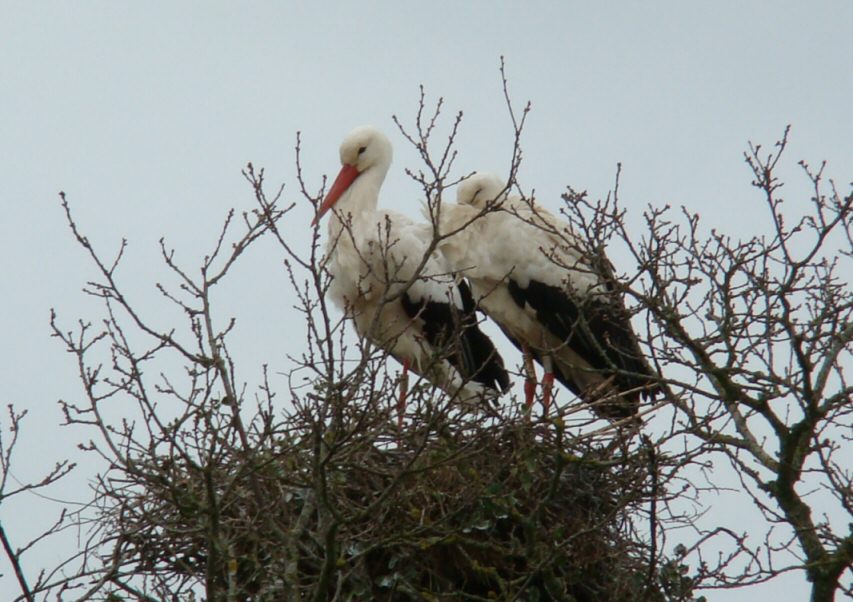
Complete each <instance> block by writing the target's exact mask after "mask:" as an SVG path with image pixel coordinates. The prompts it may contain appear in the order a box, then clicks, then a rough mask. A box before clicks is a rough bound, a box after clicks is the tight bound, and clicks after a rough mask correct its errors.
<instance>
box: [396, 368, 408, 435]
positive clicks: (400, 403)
mask: <svg viewBox="0 0 853 602" xmlns="http://www.w3.org/2000/svg"><path fill="white" fill-rule="evenodd" d="M408 394H409V360H403V373H402V374H401V375H400V397H399V399H398V400H397V426H398V427H399V428H401V429H402V428H403V417H405V415H406V397H407V396H408Z"/></svg>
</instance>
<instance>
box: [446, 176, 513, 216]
mask: <svg viewBox="0 0 853 602" xmlns="http://www.w3.org/2000/svg"><path fill="white" fill-rule="evenodd" d="M505 188H506V184H505V183H504V181H503V180H502V179H501V178H499V177H498V176H496V175H495V174H491V173H485V172H477V173H474V174H473V175H471V176H470V177H468V178H465V179H464V180H463V181H462V182H460V183H459V188H458V189H457V190H456V202H457V203H459V204H460V205H471V206H472V207H476V208H477V209H483V208H484V207H485V206H486V203H488V202H490V201H495V200H498V201H500V200H503V198H504V197H505V196H506V193H505V192H504V189H505ZM498 197H500V198H498Z"/></svg>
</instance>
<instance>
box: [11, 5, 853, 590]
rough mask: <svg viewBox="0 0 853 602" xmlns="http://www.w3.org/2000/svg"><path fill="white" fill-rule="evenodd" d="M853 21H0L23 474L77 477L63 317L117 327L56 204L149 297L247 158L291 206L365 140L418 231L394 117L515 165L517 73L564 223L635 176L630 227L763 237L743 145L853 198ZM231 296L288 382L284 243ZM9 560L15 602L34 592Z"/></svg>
mask: <svg viewBox="0 0 853 602" xmlns="http://www.w3.org/2000/svg"><path fill="white" fill-rule="evenodd" d="M851 27H853V3H851V2H849V1H837V2H814V3H805V2H741V1H728V2H725V1H723V2H713V3H704V4H702V5H699V4H698V3H688V2H657V3H655V2H643V3H640V2H613V3H590V2H585V3H581V2H526V3H509V2H467V3H463V2H418V3H396V2H365V1H362V2H358V3H355V2H353V3H343V2H341V3H299V4H297V3H287V2H278V3H271V2H270V3H260V2H259V3H251V4H238V3H224V2H204V3H202V2H184V3H172V2H169V3H165V2H164V3H156V2H146V3H134V4H130V3H119V2H75V3H70V2H43V3H38V4H36V3H29V2H9V1H6V2H4V3H3V5H2V10H0V157H2V161H0V209H2V218H0V245H2V254H1V255H0V270H2V274H3V280H4V285H3V286H2V290H3V294H2V307H3V311H2V312H0V331H2V332H3V335H4V338H5V340H6V342H7V344H6V345H5V346H3V348H2V351H0V353H1V354H2V358H0V378H2V382H3V387H2V389H0V403H2V404H3V405H4V406H5V405H6V404H7V403H15V404H16V405H17V406H18V407H19V408H28V409H30V411H31V415H30V418H29V420H28V421H27V423H26V424H25V428H24V434H23V437H24V440H23V441H22V444H21V449H20V454H19V463H18V464H17V470H18V474H17V476H18V477H19V478H27V477H30V476H34V475H36V474H38V473H39V472H40V471H41V470H43V469H44V468H45V467H47V466H50V465H51V464H52V462H53V461H54V460H55V459H57V458H60V457H65V456H66V455H73V456H74V457H75V458H78V457H79V456H80V455H79V454H77V453H75V452H74V450H73V447H74V446H75V445H76V443H77V442H79V441H80V440H81V439H82V438H84V437H87V436H88V434H80V433H79V432H72V431H69V430H68V429H64V430H63V429H58V428H57V427H56V426H55V425H56V424H57V423H58V422H59V421H60V418H61V417H60V415H59V411H58V408H57V405H56V400H57V399H59V398H67V399H71V400H73V399H74V398H75V397H77V396H79V395H80V388H79V384H78V382H77V379H76V377H75V366H74V363H73V358H72V357H70V356H68V355H67V354H65V353H64V352H63V349H62V348H61V346H60V345H59V344H58V343H57V341H55V340H52V339H50V338H49V329H48V313H49V308H50V307H56V308H57V310H58V311H59V313H60V318H61V319H62V320H63V321H64V323H65V324H67V325H68V326H69V327H71V326H73V322H74V320H76V318H78V317H89V318H93V317H97V316H98V311H99V308H98V306H97V305H96V304H95V303H93V302H92V300H91V299H88V298H86V297H85V296H84V295H82V294H81V293H80V288H81V286H82V284H83V283H84V281H85V280H86V279H87V278H89V277H91V276H92V275H93V272H92V269H91V267H90V266H89V264H88V263H87V260H86V257H85V256H84V255H83V253H82V251H81V250H80V249H79V248H77V247H76V246H75V244H74V243H73V241H72V239H71V236H70V234H69V232H68V231H67V228H66V227H65V225H64V219H63V215H62V212H61V210H60V208H59V203H58V197H57V192H58V191H59V190H64V191H65V192H66V193H67V194H68V197H69V199H70V201H71V203H72V206H73V209H74V211H75V213H76V216H77V218H78V220H79V222H80V225H81V227H82V228H83V229H84V230H85V232H86V233H87V234H89V235H90V238H91V239H92V241H93V242H94V243H95V244H96V245H100V247H101V248H102V249H104V250H108V249H115V248H117V245H118V242H119V241H120V240H121V237H123V236H124V237H127V238H128V239H129V240H130V248H129V250H128V255H127V258H126V264H125V266H124V268H123V271H122V273H121V275H120V278H121V281H122V282H123V284H124V285H125V286H127V287H128V290H129V291H130V292H131V293H132V294H134V295H138V297H136V298H137V299H139V300H141V302H142V303H148V302H149V301H151V302H152V303H153V302H154V301H155V300H156V299H157V297H156V295H155V294H154V293H153V285H154V283H155V282H156V281H158V280H161V279H162V278H163V273H164V272H163V268H162V267H161V264H160V263H159V262H158V251H157V246H156V241H157V240H158V239H159V238H160V237H161V236H165V237H166V238H167V240H168V241H170V242H171V243H172V244H173V245H174V246H175V247H176V248H177V249H178V252H179V256H180V257H181V258H183V259H184V260H185V261H186V263H187V264H188V265H191V266H192V265H196V264H197V263H198V260H199V259H200V258H201V257H202V256H203V255H204V254H205V253H207V252H208V251H209V250H210V248H211V247H210V245H211V244H212V242H213V239H214V235H215V234H214V233H215V231H216V229H217V227H218V225H219V224H220V222H221V220H222V217H223V216H224V214H225V212H226V211H227V209H228V208H231V207H236V208H238V209H248V208H251V207H252V198H251V194H250V192H251V191H250V190H249V188H248V187H247V185H246V184H245V182H244V180H243V179H242V176H241V175H240V170H241V168H242V167H243V166H244V165H245V163H246V162H247V161H252V162H254V164H255V165H258V166H264V167H265V168H266V169H267V174H268V180H269V181H270V182H273V183H274V182H281V181H283V182H285V183H287V185H288V188H287V191H289V193H293V192H295V190H296V187H295V181H294V171H295V170H294V152H293V146H294V141H295V133H296V132H297V131H301V132H302V133H303V148H304V162H305V165H304V167H305V175H306V177H307V178H308V181H309V183H313V184H314V185H315V186H319V183H320V179H321V177H322V175H323V174H334V173H336V171H337V169H338V166H339V164H338V158H337V147H338V144H339V142H340V140H341V139H342V137H343V136H344V135H345V134H346V133H347V132H348V131H349V130H350V129H352V128H353V127H354V126H357V125H362V124H367V123H371V124H374V125H377V126H379V127H380V128H382V129H384V130H385V131H386V132H387V133H388V134H389V135H390V137H391V139H392V141H393V142H394V144H395V147H396V159H395V163H394V165H393V166H392V169H391V172H390V174H389V177H388V180H387V182H386V186H385V188H384V190H383V194H382V200H381V203H382V204H384V205H392V204H395V202H396V203H398V204H399V205H400V206H401V208H403V209H404V210H406V211H407V212H409V213H411V214H413V215H414V214H416V211H417V202H416V201H417V198H418V196H417V189H416V187H415V185H414V184H413V183H411V182H410V181H408V180H407V178H406V176H405V175H404V174H403V168H404V167H405V166H414V165H416V162H415V159H414V157H413V154H412V152H411V151H410V150H409V149H407V148H406V147H405V145H404V141H403V139H402V138H401V136H400V135H399V134H398V133H397V132H396V131H395V128H394V126H393V124H392V122H391V115H392V114H397V115H399V116H400V117H401V118H403V119H404V120H406V121H407V122H409V123H411V117H412V116H413V115H414V112H415V110H416V101H417V96H418V86H419V85H420V84H423V85H424V86H425V88H426V92H427V95H428V98H430V99H435V98H436V97H438V96H443V97H444V98H445V102H446V106H447V109H448V111H449V112H448V116H449V115H450V114H451V113H452V112H453V111H456V110H464V112H465V119H464V122H463V128H462V133H461V135H460V137H459V141H458V142H459V146H458V148H459V150H460V152H461V156H460V158H459V160H458V163H457V167H458V170H459V173H460V174H461V173H464V172H468V171H471V170H475V169H484V170H490V171H496V172H499V173H500V172H502V171H506V170H507V168H508V162H509V159H510V156H511V146H510V141H511V131H510V127H509V122H508V117H507V113H506V109H505V106H504V103H503V98H502V94H501V88H500V77H499V74H498V65H499V57H500V55H505V57H506V60H507V70H508V75H509V77H510V87H511V91H512V94H513V97H514V100H515V101H516V102H517V103H519V104H521V103H523V102H524V101H526V100H528V99H529V100H531V101H532V104H533V112H532V113H531V115H530V118H529V126H528V128H527V130H526V137H525V141H524V149H525V163H524V165H523V168H522V171H521V176H520V179H521V182H522V184H523V185H524V186H525V187H526V188H527V189H530V188H535V189H536V192H537V197H538V198H539V199H540V200H541V202H543V203H544V204H545V205H546V206H550V207H552V208H556V206H557V202H558V198H559V193H560V192H561V191H562V190H563V189H564V187H565V185H567V184H571V185H572V186H574V187H575V188H579V189H587V190H589V192H590V194H591V195H592V196H593V197H598V196H601V195H604V194H606V192H607V190H608V189H609V187H610V186H611V184H612V181H613V177H614V173H615V165H616V163H617V162H622V163H623V180H622V199H623V202H624V203H625V205H626V206H627V207H628V208H629V211H630V212H631V215H632V216H633V217H637V216H639V212H640V211H641V209H642V207H643V206H645V205H646V204H648V203H652V204H656V205H659V204H662V203H673V204H676V205H679V204H684V205H686V206H688V207H689V208H691V209H693V210H696V211H699V212H701V213H702V215H703V218H704V220H705V221H706V223H707V224H709V225H711V226H717V227H722V228H724V229H726V230H727V231H729V232H732V233H733V234H747V233H751V232H754V231H755V230H756V229H758V228H760V227H761V225H762V222H761V220H762V219H763V215H764V214H763V212H762V211H761V207H760V204H759V202H758V195H757V193H756V192H753V191H752V190H751V188H750V185H749V183H750V177H749V172H748V170H747V167H746V165H745V164H744V161H743V156H742V153H743V151H744V149H745V148H746V143H747V140H754V141H756V142H762V143H765V144H771V143H772V142H774V141H775V140H776V139H778V137H779V136H780V135H781V133H782V131H783V129H784V127H785V126H786V125H787V124H792V125H793V130H792V134H791V145H790V151H789V155H788V160H787V163H786V164H785V165H784V167H783V174H784V175H785V177H786V179H787V180H788V181H789V184H788V186H789V188H788V190H789V191H790V192H789V194H791V195H792V196H793V195H794V194H795V192H796V191H798V190H803V189H804V188H805V182H804V181H803V179H802V178H801V177H800V175H799V172H798V168H797V167H796V164H795V163H796V160H798V159H807V160H809V161H814V162H818V161H820V160H822V159H827V160H828V162H829V165H828V174H829V175H831V176H834V177H836V178H839V179H840V184H842V185H846V181H845V180H844V178H849V177H850V168H851V166H853V114H851V113H853V111H851V103H853V101H852V100H851V99H853V68H851V60H853V58H851V57H853V38H851V35H850V31H851ZM309 219H310V211H309V209H308V208H307V207H305V206H300V207H298V208H297V210H296V211H295V214H294V215H292V216H291V217H290V219H289V221H288V224H289V227H290V228H292V230H291V235H292V236H293V237H294V240H295V241H297V242H296V245H297V246H298V245H299V244H304V246H306V247H307V244H308V238H307V223H308V221H309ZM302 239H304V243H299V242H298V241H300V240H302ZM263 250H267V251H269V252H270V253H269V254H268V255H265V254H264V253H263ZM627 267H630V266H626V267H625V268H623V269H627ZM219 301H220V303H221V306H220V311H222V312H223V313H224V314H230V313H234V314H239V316H240V321H239V322H238V328H237V330H236V332H235V333H234V337H233V340H232V352H234V353H235V354H236V355H237V356H239V357H240V358H241V362H242V365H243V366H244V377H245V378H247V379H248V378H252V377H254V374H256V372H255V373H253V372H252V371H253V370H259V368H257V367H258V366H260V364H261V363H263V362H268V363H270V364H271V366H273V367H276V366H277V367H278V368H279V369H283V368H284V367H285V366H286V363H287V362H286V360H285V354H286V353H298V352H299V345H300V341H299V340H297V338H296V337H293V336H292V335H291V336H288V332H289V326H288V322H289V321H292V320H298V319H299V316H298V314H296V313H295V312H292V311H290V309H289V308H290V306H291V304H292V302H293V301H292V297H291V296H290V295H289V293H288V289H287V283H286V280H285V277H284V273H283V272H282V271H281V269H280V254H279V253H278V252H276V250H275V248H274V247H272V246H263V245H259V246H258V248H256V249H255V252H254V253H253V254H250V255H249V256H248V257H247V258H245V259H244V261H243V263H242V264H241V265H240V267H239V270H238V271H237V272H235V274H234V278H233V281H232V282H231V284H230V287H228V288H227V289H226V290H225V291H223V292H222V296H221V298H220V300H219ZM152 307H155V306H152ZM156 307H161V306H159V305H158V306H156ZM165 319H166V318H164V320H165ZM84 470H85V468H84ZM81 474H85V473H81ZM81 488H82V492H81ZM54 494H55V495H58V496H61V497H66V498H71V499H83V498H85V495H86V493H85V484H83V485H81V483H80V479H79V478H75V480H72V481H71V482H69V483H66V484H65V485H63V486H62V487H58V488H56V490H55V491H54ZM45 508H46V505H45V504H44V503H41V502H40V501H39V500H36V499H32V500H28V501H27V502H26V504H25V505H22V504H20V503H19V504H18V505H4V506H3V507H0V514H2V518H3V521H4V523H5V524H7V525H12V534H13V536H17V535H23V534H25V533H27V532H29V531H28V529H31V527H32V524H33V523H36V522H38V521H39V520H43V515H42V514H40V513H41V512H44V511H46V510H45ZM13 517H14V520H13ZM723 520H724V517H721V521H723ZM52 554H54V555H58V554H59V552H57V551H55V550H48V551H46V552H43V553H42V556H41V557H42V558H45V559H46V561H48V562H49V561H50V558H51V557H52V556H51V555H52ZM4 561H5V559H3V560H0V572H3V573H5V574H6V576H4V577H3V578H2V580H0V599H6V598H7V596H8V595H10V594H11V593H12V592H14V591H15V589H14V584H13V582H12V578H11V576H10V575H9V571H8V570H7V567H6V566H5V565H4ZM26 568H27V569H29V570H30V571H34V570H35V569H36V568H37V567H35V566H32V565H29V566H27V567H26ZM806 591H807V588H806V584H805V582H804V580H803V579H802V577H800V576H799V575H789V576H786V577H784V578H782V579H779V580H778V581H777V582H773V583H771V584H769V585H766V586H762V587H758V588H755V589H749V590H745V591H743V592H719V593H712V595H711V597H712V599H714V600H724V601H736V600H754V599H759V597H760V596H761V595H762V594H763V595H767V596H769V595H776V597H777V599H780V600H781V599H786V600H788V599H790V600H793V599H803V598H804V597H805V595H806V594H805V592H806Z"/></svg>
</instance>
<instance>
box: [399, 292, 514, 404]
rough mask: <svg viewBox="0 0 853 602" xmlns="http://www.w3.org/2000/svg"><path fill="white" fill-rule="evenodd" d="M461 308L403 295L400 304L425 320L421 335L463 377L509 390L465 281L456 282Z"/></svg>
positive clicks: (499, 357) (501, 363) (499, 359)
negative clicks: (479, 320)
mask: <svg viewBox="0 0 853 602" xmlns="http://www.w3.org/2000/svg"><path fill="white" fill-rule="evenodd" d="M458 290H459V294H460V296H461V299H462V309H461V310H460V309H459V308H457V307H456V306H455V305H453V304H452V303H449V302H437V301H429V300H414V299H412V298H411V297H410V296H409V295H408V294H405V295H403V297H402V303H403V308H404V309H405V311H406V314H407V315H408V316H409V317H410V318H415V317H419V318H421V319H422V320H423V322H424V335H425V336H426V339H427V341H428V342H429V343H430V345H432V346H433V347H435V348H436V349H441V350H443V351H444V352H445V353H446V357H447V361H449V362H450V363H451V364H452V365H453V367H454V368H456V369H457V370H458V371H459V374H461V375H462V377H463V378H464V379H466V380H470V381H473V382H477V383H480V384H481V385H483V386H484V387H487V388H489V389H492V390H493V391H495V393H503V392H505V391H507V390H508V389H509V384H510V383H509V374H508V373H507V371H506V368H504V362H503V358H502V357H501V355H500V353H498V350H497V349H496V348H495V344H494V343H493V342H492V340H491V339H490V338H489V337H488V336H486V334H485V333H484V332H483V331H482V330H480V326H479V323H478V321H477V312H476V309H477V308H476V304H475V303H474V296H473V295H472V294H471V289H470V288H469V287H468V284H467V283H465V282H464V281H461V282H460V283H459V285H458Z"/></svg>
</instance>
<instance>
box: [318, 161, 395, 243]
mask: <svg viewBox="0 0 853 602" xmlns="http://www.w3.org/2000/svg"><path fill="white" fill-rule="evenodd" d="M389 167H390V162H389V163H388V164H376V165H373V166H371V167H369V168H368V169H366V170H364V171H363V172H362V173H361V174H360V175H359V176H358V177H357V178H356V179H355V180H353V183H352V184H350V187H349V188H348V189H347V191H346V192H345V193H344V194H343V195H341V198H340V200H339V201H338V202H337V203H335V206H334V208H333V210H332V216H331V219H330V220H329V236H330V240H334V239H337V238H338V236H339V235H340V233H341V230H342V228H343V223H344V222H347V221H349V222H350V224H351V227H352V228H353V229H356V228H358V227H359V226H360V225H361V224H363V223H364V222H366V221H371V217H372V216H373V214H374V213H375V212H376V205H377V204H378V203H379V189H380V188H382V182H384V181H385V175H386V174H387V173H388V168H389ZM341 220H344V221H343V222H342V221H341Z"/></svg>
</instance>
